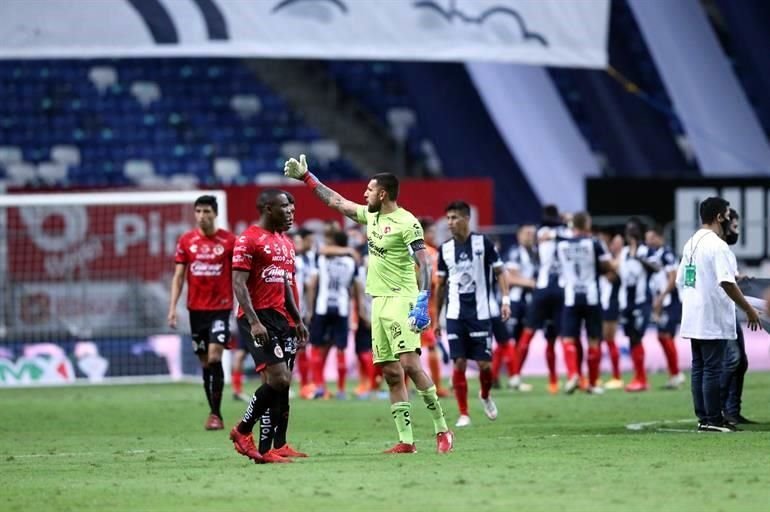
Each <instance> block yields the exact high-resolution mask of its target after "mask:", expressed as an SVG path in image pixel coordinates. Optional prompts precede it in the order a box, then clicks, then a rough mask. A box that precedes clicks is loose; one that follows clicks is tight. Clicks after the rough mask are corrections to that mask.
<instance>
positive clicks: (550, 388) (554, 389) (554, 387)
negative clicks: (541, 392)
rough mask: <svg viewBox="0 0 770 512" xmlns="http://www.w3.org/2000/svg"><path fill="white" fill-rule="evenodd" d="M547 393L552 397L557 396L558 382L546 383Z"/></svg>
mask: <svg viewBox="0 0 770 512" xmlns="http://www.w3.org/2000/svg"><path fill="white" fill-rule="evenodd" d="M548 392H549V393H551V394H552V395H557V394H559V382H558V381H557V382H549V383H548Z"/></svg>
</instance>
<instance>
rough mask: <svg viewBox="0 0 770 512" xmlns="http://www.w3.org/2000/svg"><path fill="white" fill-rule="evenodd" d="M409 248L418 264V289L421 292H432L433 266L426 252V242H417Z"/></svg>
mask: <svg viewBox="0 0 770 512" xmlns="http://www.w3.org/2000/svg"><path fill="white" fill-rule="evenodd" d="M409 246H410V247H411V248H412V251H413V254H414V256H413V257H414V261H416V262H417V287H418V288H419V289H420V291H427V292H430V291H431V290H430V284H431V274H432V273H433V266H432V264H431V261H430V255H429V254H428V251H426V250H425V241H424V240H415V241H414V242H412V243H411V244H409Z"/></svg>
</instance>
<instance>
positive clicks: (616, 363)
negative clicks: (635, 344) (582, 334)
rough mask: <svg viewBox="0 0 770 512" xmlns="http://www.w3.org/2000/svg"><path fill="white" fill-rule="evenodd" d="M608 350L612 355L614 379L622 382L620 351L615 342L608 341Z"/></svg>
mask: <svg viewBox="0 0 770 512" xmlns="http://www.w3.org/2000/svg"><path fill="white" fill-rule="evenodd" d="M606 343H607V350H608V351H609V353H610V363H611V364H612V378H613V379H618V380H620V351H619V350H618V346H617V345H616V344H615V340H607V341H606Z"/></svg>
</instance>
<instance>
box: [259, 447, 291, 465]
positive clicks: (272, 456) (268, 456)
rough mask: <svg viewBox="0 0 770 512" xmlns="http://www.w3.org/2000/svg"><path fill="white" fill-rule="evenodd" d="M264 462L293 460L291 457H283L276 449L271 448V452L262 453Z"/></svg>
mask: <svg viewBox="0 0 770 512" xmlns="http://www.w3.org/2000/svg"><path fill="white" fill-rule="evenodd" d="M262 462H263V463H264V464H286V463H289V462H291V459H287V458H286V457H281V456H280V455H278V454H277V453H276V452H275V450H270V451H269V452H267V453H263V454H262Z"/></svg>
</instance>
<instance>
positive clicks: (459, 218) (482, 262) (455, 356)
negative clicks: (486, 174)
mask: <svg viewBox="0 0 770 512" xmlns="http://www.w3.org/2000/svg"><path fill="white" fill-rule="evenodd" d="M446 218H447V223H448V225H449V231H450V232H451V233H452V238H450V239H449V240H448V241H446V242H444V243H443V244H441V247H440V248H439V256H438V275H439V279H440V281H439V292H438V295H437V296H438V301H437V303H436V307H437V308H438V310H439V311H441V308H442V306H443V305H444V304H443V301H444V295H445V294H446V295H447V303H446V306H447V307H446V330H447V340H449V356H450V357H451V358H452V361H454V373H453V374H452V386H453V387H454V392H455V398H456V399H457V406H458V409H459V410H460V417H459V418H458V419H457V423H455V426H456V427H467V426H469V425H470V424H471V418H470V415H469V414H468V382H467V380H466V379H465V370H466V366H467V362H468V360H469V359H470V360H472V361H476V362H477V363H478V365H479V380H480V382H481V391H480V393H479V398H480V399H481V403H482V405H483V406H484V414H486V416H487V418H489V419H490V420H494V419H496V418H497V406H496V405H495V402H494V401H493V400H492V398H491V397H490V395H489V391H490V389H491V388H492V365H491V364H490V362H491V360H492V337H491V329H492V324H491V321H490V317H491V316H492V315H491V312H490V308H489V297H490V295H491V294H492V275H493V274H494V275H495V276H496V278H497V283H498V285H499V286H500V290H501V291H502V294H503V295H502V303H503V304H502V308H501V318H502V320H503V321H506V320H508V318H509V317H510V316H511V308H510V300H511V298H510V297H509V296H508V292H509V290H508V282H507V280H506V275H505V270H504V268H503V262H502V260H501V259H500V256H499V255H498V253H497V250H495V247H494V245H493V244H492V242H491V241H490V240H489V239H488V238H487V237H485V236H484V235H481V234H478V233H472V232H471V229H470V218H471V209H470V206H468V203H465V202H463V201H455V202H453V203H450V204H449V205H448V206H447V207H446ZM436 330H438V328H437V329H436Z"/></svg>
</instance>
